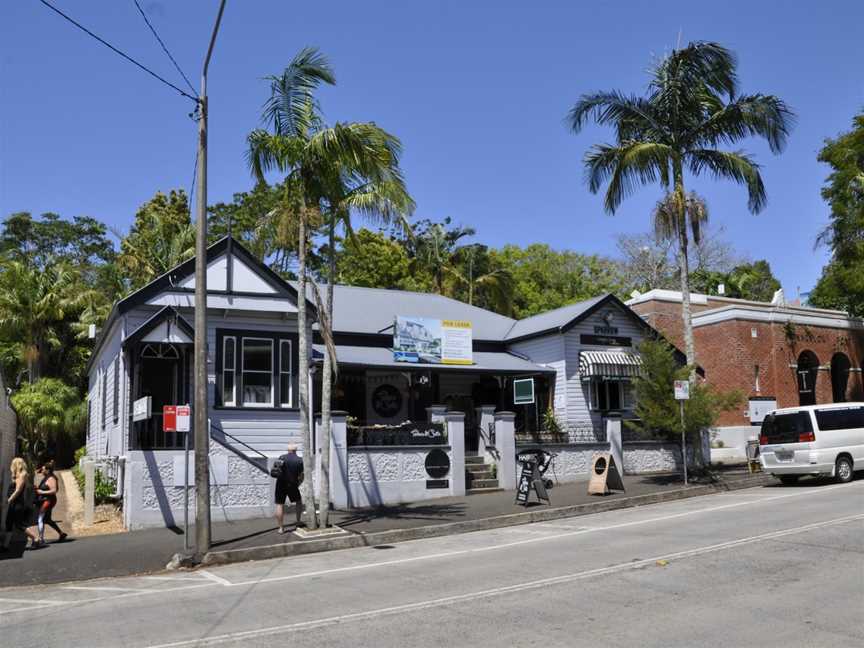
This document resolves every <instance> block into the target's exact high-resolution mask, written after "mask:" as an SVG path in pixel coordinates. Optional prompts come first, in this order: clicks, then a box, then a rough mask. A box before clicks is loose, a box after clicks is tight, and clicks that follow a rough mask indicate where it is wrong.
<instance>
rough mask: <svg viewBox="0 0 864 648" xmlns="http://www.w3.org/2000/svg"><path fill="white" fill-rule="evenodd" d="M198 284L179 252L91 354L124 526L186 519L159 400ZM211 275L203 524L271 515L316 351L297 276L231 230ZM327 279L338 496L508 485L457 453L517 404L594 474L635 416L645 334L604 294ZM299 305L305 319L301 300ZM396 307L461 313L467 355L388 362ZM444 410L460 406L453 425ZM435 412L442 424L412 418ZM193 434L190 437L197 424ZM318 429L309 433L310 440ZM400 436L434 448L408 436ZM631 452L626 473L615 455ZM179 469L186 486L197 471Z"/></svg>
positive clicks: (573, 464) (211, 253)
mask: <svg viewBox="0 0 864 648" xmlns="http://www.w3.org/2000/svg"><path fill="white" fill-rule="evenodd" d="M194 287H195V275H194V261H193V260H190V261H188V262H186V263H183V264H181V265H180V266H178V267H177V268H175V269H174V270H172V271H171V272H169V273H167V274H166V275H163V276H162V277H159V278H158V279H156V280H154V281H153V282H152V283H150V284H149V285H147V286H145V287H144V288H142V289H141V290H139V291H137V292H135V293H134V294H132V295H130V296H129V297H127V298H125V299H123V300H121V301H120V302H118V303H117V304H115V305H114V308H113V309H112V311H111V314H110V316H109V318H108V320H107V322H106V323H105V326H104V327H103V330H102V332H101V334H100V336H99V338H98V340H97V343H96V348H95V350H94V352H93V355H92V358H91V361H90V364H89V369H88V371H89V392H88V400H89V405H90V407H89V411H90V415H89V420H88V430H87V451H88V456H89V457H91V458H93V459H95V460H97V461H101V462H105V463H107V464H110V465H112V466H119V469H118V470H116V475H117V477H118V480H119V485H118V489H119V490H120V492H121V494H122V496H123V499H124V507H123V510H124V515H125V518H126V523H127V525H128V526H129V527H142V526H153V525H169V526H171V525H176V524H179V522H180V521H181V520H182V512H183V500H184V496H185V494H186V486H185V483H186V482H185V479H184V474H185V472H186V468H185V466H184V462H183V457H184V445H185V443H186V434H187V433H184V432H170V431H167V432H166V431H164V430H163V420H162V411H163V407H164V406H166V405H182V404H186V403H189V402H191V400H192V394H193V385H192V376H193V372H192V347H193V338H194V335H193V330H192V326H191V323H192V322H193V319H194V317H193V308H192V307H193V302H194ZM207 288H208V297H207V307H208V331H207V339H208V383H209V402H210V405H209V411H208V416H209V418H210V422H211V424H210V425H211V430H210V436H211V445H210V454H211V475H210V480H211V485H212V486H211V489H212V491H211V492H212V497H213V519H215V520H219V519H225V520H230V519H237V518H242V517H258V516H264V515H268V514H269V513H270V511H271V508H272V488H273V484H272V480H271V479H270V478H269V476H268V474H267V470H268V466H269V464H270V463H271V462H272V460H273V459H274V458H275V457H277V456H278V455H279V454H282V453H283V452H284V449H285V447H286V445H287V444H288V443H295V444H298V445H300V446H301V452H302V451H307V450H309V449H305V448H302V444H301V439H300V438H299V424H300V419H299V417H300V413H299V409H298V401H297V399H298V392H297V385H298V375H299V373H298V372H300V371H305V370H307V369H308V370H309V371H310V372H311V375H312V378H313V380H312V384H313V398H312V400H313V406H314V408H315V410H316V411H317V410H318V409H319V408H320V388H319V385H320V375H319V373H318V371H317V369H318V367H319V365H320V362H321V358H322V355H321V354H322V353H323V346H322V345H321V344H315V345H314V346H313V348H312V349H311V350H310V356H309V357H308V358H303V359H301V358H299V357H298V355H297V300H298V294H297V291H296V289H295V287H294V286H293V285H292V284H291V283H289V282H286V281H284V280H283V279H281V278H280V277H279V276H278V275H276V274H275V273H273V272H272V271H271V270H270V269H269V268H267V267H266V266H264V265H263V264H262V263H260V262H259V261H258V260H257V259H256V258H255V257H254V256H253V255H252V254H250V253H249V252H248V251H247V250H246V249H245V248H244V247H243V246H242V245H241V244H239V243H238V242H236V241H234V240H232V239H229V238H223V239H222V240H220V241H218V242H217V243H215V244H213V245H211V246H210V248H209V249H208V258H207ZM334 290H335V298H334V304H335V305H334V311H335V312H334V322H333V329H334V340H335V343H336V353H337V357H338V360H339V367H340V371H339V378H338V381H337V383H336V385H335V387H334V398H333V405H334V408H335V409H337V410H342V411H344V412H345V413H346V415H347V416H346V415H337V416H336V418H335V421H336V423H335V424H334V435H335V436H334V441H335V447H336V450H335V451H336V452H337V456H334V457H332V458H331V465H333V466H334V469H333V472H334V473H336V475H335V477H334V479H338V480H342V481H341V482H340V483H341V486H340V484H334V492H335V493H336V495H335V496H334V502H335V504H336V505H338V506H347V507H351V506H367V505H375V504H380V503H392V502H398V501H408V500H416V499H424V498H431V497H437V496H441V495H452V494H462V493H464V492H466V490H467V492H469V493H470V492H472V491H474V490H481V491H482V490H484V489H488V488H494V487H497V486H498V485H499V483H498V482H500V485H501V486H508V485H510V484H511V483H512V481H513V479H515V473H514V474H513V475H510V474H509V473H510V472H511V471H513V470H515V469H514V467H513V462H512V460H507V461H506V462H505V463H504V464H499V466H500V467H502V468H504V469H505V473H506V474H502V472H500V470H499V472H498V477H497V480H496V479H485V478H483V477H484V475H485V473H484V472H483V470H482V469H481V468H482V466H480V467H477V468H476V469H472V472H471V474H469V475H468V483H467V485H466V484H465V481H464V479H463V478H462V472H463V471H464V465H465V461H466V459H465V456H466V455H467V456H468V457H471V456H472V455H477V456H478V457H479V458H475V459H473V460H472V459H469V460H468V461H469V462H470V463H471V464H472V465H474V464H475V463H477V462H479V463H480V464H482V463H483V462H484V461H488V462H498V461H500V454H501V453H500V452H498V451H496V450H495V448H494V444H495V438H496V437H495V435H493V434H491V431H492V430H493V428H494V425H495V424H496V423H495V414H496V412H498V413H501V412H508V411H510V412H514V415H508V414H503V415H502V416H501V417H499V418H501V420H502V421H505V423H506V425H510V426H511V427H512V432H511V433H510V434H511V436H512V435H513V434H514V433H515V435H516V437H517V438H520V437H521V436H523V435H524V436H525V437H526V438H527V436H528V435H530V433H534V432H538V431H540V430H541V428H542V427H543V415H544V413H545V412H546V410H547V408H549V407H551V408H553V409H554V414H555V417H556V418H557V420H558V421H559V423H560V425H561V426H562V428H563V429H564V430H565V432H566V435H565V436H564V438H563V439H562V440H561V443H560V446H561V447H560V448H558V450H557V451H558V452H559V453H560V455H561V457H562V459H561V462H562V465H561V469H562V470H561V473H562V474H564V477H565V478H567V479H570V478H583V477H587V461H589V460H590V456H591V454H592V453H593V452H595V451H597V450H602V449H604V446H603V444H604V443H606V439H605V429H606V422H607V420H610V419H611V420H617V419H620V418H622V417H623V418H626V417H628V416H630V415H631V413H632V408H633V405H634V403H633V396H632V390H631V387H630V380H631V379H632V378H633V377H634V376H635V375H636V374H637V372H638V370H639V358H638V354H637V353H636V350H635V348H636V346H637V345H638V343H639V342H640V341H641V340H642V339H643V337H645V336H646V335H656V333H655V332H654V330H653V329H651V327H650V326H648V324H646V323H645V322H644V321H643V320H642V319H641V318H640V317H639V316H637V315H636V314H635V313H633V312H632V311H631V310H630V309H629V308H628V307H627V306H626V305H624V304H623V303H622V302H621V301H620V300H618V299H617V298H616V297H614V296H612V295H606V296H601V297H596V298H594V299H591V300H588V301H585V302H581V303H578V304H572V305H570V306H566V307H564V308H559V309H557V310H554V311H550V312H548V313H543V314H541V315H537V316H535V317H530V318H527V319H523V320H518V321H517V320H513V319H511V318H508V317H504V316H502V315H498V314H496V313H492V312H490V311H486V310H484V309H481V308H477V307H475V306H470V305H468V304H464V303H462V302H459V301H456V300H453V299H449V298H447V297H443V296H440V295H432V294H423V293H411V292H404V291H391V290H380V289H369V288H355V287H349V286H335V287H334ZM308 307H309V311H310V313H311V314H312V317H313V318H314V315H315V309H314V307H313V306H312V304H311V302H310V303H309V304H308ZM397 316H410V317H417V318H431V319H440V320H445V319H446V320H459V321H462V322H471V325H472V336H473V345H472V346H473V352H472V355H473V358H472V364H470V365H453V366H450V365H438V364H424V363H417V364H408V363H404V362H396V361H395V360H394V356H393V350H392V347H393V325H394V322H395V320H396V318H397ZM319 341H320V340H319ZM525 378H532V379H533V380H534V384H535V402H534V404H530V405H515V404H514V402H513V382H514V381H515V380H519V379H525ZM147 397H149V398H150V400H151V402H152V415H151V416H150V417H147V418H144V419H143V420H133V418H135V417H133V403H134V402H135V401H139V402H140V399H143V398H147ZM447 411H455V412H463V413H464V421H463V420H462V419H461V418H459V417H457V416H452V417H448V416H446V414H445V413H446V412H447ZM430 412H431V413H432V414H431V415H432V417H433V418H435V417H436V416H437V419H436V420H438V421H440V422H441V423H440V425H439V424H437V423H435V424H432V426H431V427H428V426H427V427H423V425H427V419H428V418H429V416H430ZM193 419H194V417H193ZM457 419H458V421H457ZM421 423H422V424H423V425H421ZM502 425H504V423H502ZM506 425H505V427H506ZM406 426H407V427H408V428H411V427H412V426H413V428H417V429H413V431H412V430H408V429H407V428H406ZM436 426H437V427H436ZM403 428H404V429H403ZM420 428H422V429H420ZM443 429H446V430H447V432H446V433H444V434H441V432H440V430H443ZM457 430H458V431H457ZM188 434H189V438H190V441H191V439H192V438H193V437H194V434H193V433H188ZM319 434H320V430H317V429H316V437H315V439H316V441H315V448H317V447H318V445H319V444H318V435H319ZM340 434H341V436H339V435H340ZM410 434H413V435H414V437H418V435H419V437H422V438H421V440H423V439H426V440H429V441H430V443H429V444H427V445H422V444H417V443H410V444H407V445H406V441H405V439H406V438H407V437H406V436H405V435H410ZM457 434H458V436H459V437H460V438H458V439H456V438H454V435H457ZM506 434H507V433H506V431H505V432H502V435H503V436H501V435H499V436H498V439H499V442H500V439H502V438H504V437H505V436H506ZM382 435H383V436H382ZM399 435H401V436H399ZM415 441H416V439H415ZM431 441H434V443H431ZM382 444H383V445H382ZM499 445H500V443H499ZM409 446H410V447H409ZM607 447H608V446H607ZM315 448H312V449H311V450H313V451H314V450H315ZM432 450H443V451H444V453H445V454H446V455H447V457H448V458H449V463H450V468H449V471H450V472H449V474H447V473H444V476H443V477H441V476H440V474H441V472H442V470H444V468H442V467H441V466H440V465H438V464H439V463H441V457H442V455H441V453H432ZM635 450H636V449H634V454H632V455H631V456H632V457H633V458H634V459H633V461H631V462H630V467H631V469H632V470H634V471H638V470H644V469H657V470H660V469H663V468H670V467H674V465H675V461H674V456H673V455H674V452H673V450H670V449H669V448H667V447H660V446H659V445H658V446H656V447H653V446H652V447H649V448H648V450H646V449H645V448H638V450H639V453H636V452H635ZM646 452H647V453H648V454H646ZM652 452H653V454H651V453H652ZM338 453H342V454H341V455H340V454H338ZM343 455H344V456H343ZM432 455H434V457H435V460H434V461H432V459H430V456H432ZM577 455H578V456H577ZM637 457H638V458H637ZM505 459H506V458H505ZM424 461H425V468H424ZM430 461H431V464H430ZM447 461H448V460H443V463H444V464H446V463H447ZM432 464H435V465H434V466H432ZM565 464H566V465H565ZM624 464H625V469H627V457H626V455H625V459H624ZM568 466H569V468H568ZM189 472H190V483H193V484H194V478H193V477H192V476H191V472H192V468H191V466H190V468H189ZM432 473H435V474H436V475H439V476H438V477H435V478H432V477H431V475H432ZM472 475H473V477H474V481H472ZM477 475H480V476H481V477H480V478H477ZM485 476H487V477H488V475H485ZM472 485H473V487H472ZM189 490H190V492H189V497H190V501H194V493H192V492H191V488H190V489H189ZM340 498H341V499H340ZM192 508H193V511H194V507H192Z"/></svg>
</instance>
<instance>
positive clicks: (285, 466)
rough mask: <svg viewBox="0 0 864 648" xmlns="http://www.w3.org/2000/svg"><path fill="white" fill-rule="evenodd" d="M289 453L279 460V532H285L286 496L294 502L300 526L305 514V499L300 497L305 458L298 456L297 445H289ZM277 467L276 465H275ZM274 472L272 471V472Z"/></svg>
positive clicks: (277, 503)
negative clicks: (301, 518)
mask: <svg viewBox="0 0 864 648" xmlns="http://www.w3.org/2000/svg"><path fill="white" fill-rule="evenodd" d="M287 449H288V453H287V454H284V455H282V456H281V457H279V459H278V460H277V465H278V466H279V469H278V471H277V472H278V475H276V498H275V503H276V524H278V525H279V531H278V532H279V533H285V527H284V524H283V522H284V520H283V518H284V517H285V498H286V497H287V498H288V500H289V501H290V502H291V503H292V504H294V512H295V514H296V515H297V526H300V524H301V523H300V517H301V515H302V514H303V500H302V498H301V497H300V484H302V483H303V460H302V459H301V458H300V457H298V456H297V446H296V445H293V444H291V445H289V446H288V448H287ZM274 468H275V467H274ZM271 474H272V473H271Z"/></svg>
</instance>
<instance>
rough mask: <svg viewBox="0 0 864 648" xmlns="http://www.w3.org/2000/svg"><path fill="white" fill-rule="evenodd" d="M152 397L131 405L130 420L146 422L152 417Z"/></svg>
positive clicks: (146, 397)
mask: <svg viewBox="0 0 864 648" xmlns="http://www.w3.org/2000/svg"><path fill="white" fill-rule="evenodd" d="M152 410H153V397H152V396H144V397H143V398H139V399H138V400H136V401H135V402H134V403H132V420H133V421H146V420H147V419H149V418H150V416H151V415H152Z"/></svg>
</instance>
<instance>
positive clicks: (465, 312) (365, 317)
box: [307, 285, 516, 341]
mask: <svg viewBox="0 0 864 648" xmlns="http://www.w3.org/2000/svg"><path fill="white" fill-rule="evenodd" d="M318 289H319V291H320V293H321V299H322V300H323V299H325V291H326V286H325V285H319V287H318ZM307 292H308V295H309V299H310V300H312V302H313V303H314V301H315V296H314V294H313V293H312V291H311V289H310V290H308V291H307ZM397 315H404V316H409V317H429V318H433V319H459V320H469V321H470V322H471V326H472V336H473V338H474V339H475V340H495V341H500V340H503V339H504V336H506V335H507V332H508V331H509V330H510V329H511V328H512V327H513V324H514V323H515V322H516V320H513V319H510V318H509V317H505V316H504V315H499V314H498V313H493V312H492V311H488V310H485V309H483V308H478V307H477V306H471V305H469V304H466V303H464V302H460V301H458V300H456V299H451V298H449V297H444V296H443V295H436V294H433V293H418V292H409V291H407V290H386V289H383V288H361V287H358V286H341V285H336V286H334V289H333V330H334V331H336V332H338V333H382V332H384V333H392V330H393V329H392V328H391V327H392V326H393V322H394V321H395V319H396V316H397Z"/></svg>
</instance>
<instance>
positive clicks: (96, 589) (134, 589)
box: [63, 585, 151, 592]
mask: <svg viewBox="0 0 864 648" xmlns="http://www.w3.org/2000/svg"><path fill="white" fill-rule="evenodd" d="M63 589H67V590H83V591H85V592H149V591H151V590H146V589H140V588H137V587H107V586H103V585H64V586H63Z"/></svg>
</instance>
